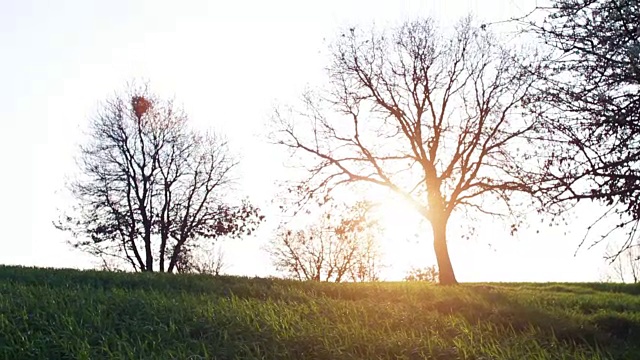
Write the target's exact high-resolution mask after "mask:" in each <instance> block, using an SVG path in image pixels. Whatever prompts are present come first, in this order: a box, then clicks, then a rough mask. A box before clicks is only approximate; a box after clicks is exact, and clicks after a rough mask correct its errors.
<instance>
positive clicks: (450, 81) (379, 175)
mask: <svg viewBox="0 0 640 360" xmlns="http://www.w3.org/2000/svg"><path fill="white" fill-rule="evenodd" d="M331 51H332V55H333V57H332V59H333V60H332V62H331V64H330V66H329V69H328V75H329V88H328V91H327V93H326V94H324V95H322V96H314V95H313V94H311V93H308V94H306V95H305V97H304V102H303V108H302V109H301V110H298V109H296V110H295V112H294V111H292V115H291V116H288V115H287V114H285V113H284V112H283V111H280V110H277V111H276V114H275V123H276V125H275V126H276V127H277V131H276V132H275V133H274V139H273V140H274V142H276V143H278V144H282V145H284V146H286V147H288V148H289V149H291V150H292V151H293V153H295V154H298V155H299V156H300V159H301V161H302V163H303V164H305V165H307V166H308V168H307V169H308V171H309V174H310V176H309V177H308V178H307V179H305V181H303V182H302V183H301V184H300V186H301V187H302V188H303V189H304V190H305V191H307V193H308V194H309V196H319V197H322V196H323V194H324V195H326V194H327V193H330V192H331V191H333V189H335V188H336V187H338V186H341V185H344V184H359V185H363V184H368V185H371V186H381V187H385V188H388V189H390V190H392V191H394V192H396V193H397V194H400V196H402V197H403V198H404V199H406V200H407V201H409V202H410V203H411V204H413V206H415V208H416V209H417V210H418V211H419V212H420V213H421V214H422V215H423V216H424V217H425V218H426V220H428V221H429V223H430V224H431V227H432V231H433V241H434V249H435V253H436V257H437V262H438V268H439V269H440V281H441V283H443V284H455V283H456V282H457V281H456V277H455V275H454V271H453V267H452V265H451V261H450V258H449V251H448V246H447V224H448V222H449V219H450V217H451V215H452V213H453V211H454V210H459V209H469V210H475V211H479V212H481V213H485V214H490V215H498V216H511V214H513V206H514V205H515V202H513V195H514V193H522V194H534V193H536V191H537V190H538V179H539V178H538V177H536V176H537V175H539V174H540V171H538V170H540V169H539V166H538V164H539V161H538V160H537V152H541V151H543V149H537V150H536V149H535V148H534V147H533V146H531V144H532V143H533V141H534V140H535V139H534V136H533V134H535V130H536V127H537V119H536V117H535V116H534V114H531V113H525V112H524V111H522V105H523V103H526V101H527V99H528V96H529V93H530V91H531V89H532V85H533V84H534V82H535V77H534V76H532V75H531V71H532V70H531V67H533V66H534V65H526V64H525V65H522V64H524V63H525V62H526V60H527V59H529V60H530V61H532V62H533V63H534V64H535V57H530V55H531V54H526V57H525V54H520V53H519V52H517V51H514V50H510V49H508V48H506V47H505V46H502V45H500V42H499V41H498V40H497V39H496V38H495V37H493V36H492V35H491V34H489V33H488V32H487V31H482V30H480V29H477V28H475V27H474V26H473V25H472V23H471V20H470V19H465V20H463V21H461V22H460V23H459V24H458V25H457V26H456V27H455V29H454V30H453V32H452V33H451V34H450V35H446V34H444V35H441V34H439V33H438V31H437V29H436V27H435V26H434V24H433V22H432V21H431V20H429V19H426V20H418V21H414V22H408V23H405V24H404V25H402V26H400V27H399V28H396V29H393V31H392V32H389V33H384V32H383V33H378V32H375V31H373V32H371V33H369V34H364V33H362V32H360V31H358V30H357V29H353V28H352V29H350V30H349V31H348V32H346V33H345V34H342V36H341V37H340V38H339V39H338V40H337V41H336V42H335V44H334V45H333V46H332V47H331ZM530 135H531V136H530ZM529 167H531V168H529ZM534 168H535V169H534ZM534 175H535V176H534ZM525 198H527V197H523V199H525Z"/></svg>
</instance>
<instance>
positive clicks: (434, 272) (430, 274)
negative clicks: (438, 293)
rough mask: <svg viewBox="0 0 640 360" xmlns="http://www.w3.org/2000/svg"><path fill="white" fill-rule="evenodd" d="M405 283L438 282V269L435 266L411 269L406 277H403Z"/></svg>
mask: <svg viewBox="0 0 640 360" xmlns="http://www.w3.org/2000/svg"><path fill="white" fill-rule="evenodd" d="M404 280H405V281H426V282H430V283H437V282H438V269H437V268H436V267H435V265H432V266H427V267H425V268H416V267H413V268H411V270H409V272H408V273H407V275H406V276H405V277H404Z"/></svg>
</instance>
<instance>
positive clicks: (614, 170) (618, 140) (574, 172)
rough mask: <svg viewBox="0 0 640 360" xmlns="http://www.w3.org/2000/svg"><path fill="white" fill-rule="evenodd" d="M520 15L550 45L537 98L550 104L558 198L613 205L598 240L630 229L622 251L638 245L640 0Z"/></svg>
mask: <svg viewBox="0 0 640 360" xmlns="http://www.w3.org/2000/svg"><path fill="white" fill-rule="evenodd" d="M538 14H540V15H541V18H542V20H541V21H533V20H530V19H531V18H532V17H531V16H533V15H538ZM519 21H520V22H521V23H522V24H523V25H524V26H525V27H524V29H525V35H531V34H535V35H536V36H538V38H539V39H540V40H541V41H543V42H544V44H545V45H546V49H548V50H550V55H549V58H548V59H546V61H545V62H544V63H543V64H542V65H543V66H541V67H540V68H539V70H540V73H539V75H540V76H541V78H542V79H543V81H544V82H543V83H542V84H541V86H540V87H539V88H538V89H537V90H538V91H537V93H536V96H535V97H534V100H533V101H532V103H535V104H536V105H537V106H538V107H539V106H540V105H541V104H546V106H544V108H542V111H540V114H541V115H542V116H544V117H545V118H546V119H547V121H548V130H549V134H547V135H546V137H547V138H549V139H552V140H553V141H549V142H548V144H547V145H546V146H547V148H548V149H549V151H551V152H553V166H552V167H551V168H550V173H549V175H550V176H551V179H553V180H555V182H556V184H557V185H558V186H553V187H551V189H552V190H553V191H552V192H551V197H552V199H553V201H554V203H562V202H570V203H576V202H578V201H581V200H594V201H597V202H600V203H602V204H604V205H606V206H607V207H608V210H607V211H606V212H605V214H604V215H603V217H602V218H601V219H607V218H612V217H610V216H609V215H613V218H615V222H616V223H615V224H614V225H613V226H612V227H611V228H610V231H608V232H607V233H606V234H605V235H604V236H602V237H601V238H600V239H599V240H597V241H595V243H594V245H595V244H597V243H599V242H601V241H603V240H605V239H607V238H608V237H609V236H610V235H612V234H614V233H617V232H619V231H623V232H626V241H625V242H624V243H622V245H621V247H620V251H618V252H613V253H610V255H611V256H612V257H613V258H615V257H617V256H618V255H620V254H621V253H622V252H623V251H624V250H625V249H627V248H628V247H630V246H634V244H633V242H634V240H637V239H636V238H637V231H638V223H639V221H640V201H638V199H640V3H638V2H637V1H634V0H616V1H610V0H553V1H552V2H551V5H550V6H548V7H540V8H537V9H536V10H535V11H534V12H533V13H532V14H530V15H529V16H525V17H523V18H522V19H519ZM590 228H591V227H590ZM585 238H586V236H585ZM583 242H584V241H583ZM581 245H582V244H581Z"/></svg>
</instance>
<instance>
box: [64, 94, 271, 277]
mask: <svg viewBox="0 0 640 360" xmlns="http://www.w3.org/2000/svg"><path fill="white" fill-rule="evenodd" d="M187 120H188V119H187V116H186V114H185V113H184V112H183V111H182V110H181V109H179V108H177V107H175V106H174V105H173V103H172V102H171V101H163V100H161V99H159V98H157V97H156V96H154V95H153V94H151V93H150V92H149V91H148V88H147V87H146V86H145V87H131V88H129V89H128V91H126V92H124V93H123V94H119V95H116V96H115V97H114V98H112V99H110V100H108V101H106V102H105V103H104V105H103V106H102V108H101V109H100V111H99V113H98V115H97V116H96V117H95V118H93V119H92V120H91V121H90V128H89V134H88V135H89V138H88V141H87V143H85V145H83V146H82V147H81V149H80V157H79V159H78V160H79V168H80V175H79V176H78V177H77V178H76V179H75V180H74V181H73V182H72V183H71V184H70V191H71V195H72V196H73V197H74V199H75V200H76V204H75V206H74V207H73V208H72V209H70V210H69V211H68V212H67V213H65V214H63V215H62V216H61V219H60V220H59V221H57V222H56V223H55V225H56V226H57V227H58V228H59V229H61V230H64V231H67V232H70V233H71V234H72V235H73V240H71V241H70V242H71V244H72V245H73V246H74V247H76V248H79V249H82V250H84V251H87V252H89V253H90V254H93V255H95V256H98V257H101V258H105V257H106V258H109V257H112V258H118V259H122V260H124V261H125V262H126V263H127V264H128V265H129V266H131V268H133V269H134V270H136V271H156V270H159V271H163V272H164V271H166V272H174V271H176V270H177V267H178V266H179V263H180V259H181V256H184V254H185V253H186V252H187V251H189V250H191V249H193V248H195V247H197V246H198V244H200V243H201V241H202V240H203V239H213V240H215V239H217V238H218V237H221V236H227V237H237V236H241V235H243V234H250V233H251V232H252V231H253V230H254V229H255V227H256V226H257V225H258V223H259V222H260V221H261V220H262V219H263V216H262V215H260V214H259V213H258V209H257V208H255V207H253V206H252V205H251V204H249V203H248V202H246V201H245V202H243V203H242V204H239V205H230V204H227V203H225V202H224V196H225V195H226V194H228V193H229V192H230V191H232V190H233V187H232V185H233V177H232V174H233V170H234V169H235V167H236V165H237V162H236V161H235V160H234V159H233V157H232V156H231V154H230V153H229V150H228V147H227V142H226V141H225V140H224V139H222V138H221V137H219V136H216V135H214V134H201V133H198V132H196V131H194V130H192V129H190V128H189V127H188V126H187Z"/></svg>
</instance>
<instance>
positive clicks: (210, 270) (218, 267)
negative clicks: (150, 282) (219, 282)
mask: <svg viewBox="0 0 640 360" xmlns="http://www.w3.org/2000/svg"><path fill="white" fill-rule="evenodd" d="M226 266H227V263H226V262H225V260H224V252H223V251H222V249H221V248H220V247H219V246H218V247H216V246H214V247H210V248H208V249H207V248H204V247H199V248H195V249H193V248H190V247H188V246H185V247H183V248H182V251H181V253H180V255H179V256H178V260H177V263H176V271H177V272H178V273H195V274H203V275H213V276H218V275H221V274H222V271H223V270H224V269H225V267H226Z"/></svg>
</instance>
